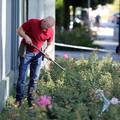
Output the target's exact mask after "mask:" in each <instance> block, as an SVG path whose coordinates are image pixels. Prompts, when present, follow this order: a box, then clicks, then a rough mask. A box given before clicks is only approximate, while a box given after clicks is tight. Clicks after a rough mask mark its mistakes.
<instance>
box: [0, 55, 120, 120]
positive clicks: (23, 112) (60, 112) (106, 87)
mask: <svg viewBox="0 0 120 120" xmlns="http://www.w3.org/2000/svg"><path fill="white" fill-rule="evenodd" d="M56 61H57V62H58V63H59V64H60V65H61V66H63V67H64V68H65V69H66V70H65V71H62V70H61V69H59V68H58V67H57V66H56V65H52V66H51V67H52V68H51V70H50V71H44V70H42V73H41V75H42V76H40V81H39V84H38V90H37V95H36V97H37V99H36V100H38V98H39V97H40V96H44V97H45V98H44V103H46V101H47V103H46V105H47V104H48V103H49V105H51V107H50V109H47V107H46V108H45V109H44V110H43V108H42V107H40V106H39V105H38V106H37V107H36V108H35V109H34V110H29V109H28V106H27V102H26V99H25V100H24V104H23V105H22V107H21V108H19V109H16V108H13V107H12V104H13V101H14V99H13V97H10V98H9V99H8V102H7V104H6V107H5V109H4V110H3V112H2V113H1V116H0V119H1V120H49V119H56V120H119V118H120V114H119V113H120V104H119V101H118V100H120V63H117V62H112V60H111V58H110V57H109V56H107V57H106V58H104V59H103V60H98V59H97V57H96V54H93V55H92V56H91V57H90V58H89V59H88V60H85V59H84V58H81V59H80V60H75V59H70V58H67V59H66V58H65V59H64V58H58V59H57V60H56ZM99 89H101V90H102V91H103V92H104V96H105V98H107V100H108V101H109V100H111V103H115V104H110V105H109V106H108V108H107V109H105V111H103V112H102V110H103V106H104V105H105V103H104V99H99V98H97V96H96V91H97V90H99ZM47 96H48V97H47ZM41 98H43V97H40V99H41ZM47 98H49V99H47ZM49 100H50V101H49ZM116 101H117V102H116ZM39 103H40V104H43V101H42V103H41V101H40V102H39Z"/></svg>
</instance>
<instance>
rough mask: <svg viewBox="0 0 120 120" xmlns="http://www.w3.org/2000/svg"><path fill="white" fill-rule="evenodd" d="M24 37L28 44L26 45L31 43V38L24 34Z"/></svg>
mask: <svg viewBox="0 0 120 120" xmlns="http://www.w3.org/2000/svg"><path fill="white" fill-rule="evenodd" d="M24 39H25V42H26V44H28V45H32V44H33V43H32V40H31V38H30V37H29V36H27V35H25V37H24Z"/></svg>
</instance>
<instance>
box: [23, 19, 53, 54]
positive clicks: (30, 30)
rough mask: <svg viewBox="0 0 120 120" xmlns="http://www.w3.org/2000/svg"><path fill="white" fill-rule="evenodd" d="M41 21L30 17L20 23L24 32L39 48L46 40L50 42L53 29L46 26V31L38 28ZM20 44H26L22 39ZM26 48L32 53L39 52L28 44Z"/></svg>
mask: <svg viewBox="0 0 120 120" xmlns="http://www.w3.org/2000/svg"><path fill="white" fill-rule="evenodd" d="M41 21H42V20H39V19H30V20H28V21H27V22H26V23H24V24H23V25H22V28H23V30H24V31H25V33H26V34H27V35H28V36H29V37H30V38H31V39H32V43H33V44H34V45H35V46H37V47H38V48H39V49H41V47H42V45H43V43H44V42H45V41H46V40H47V42H52V40H53V29H52V28H48V29H47V30H46V31H44V30H42V29H41V28H40V24H41ZM22 44H26V43H25V40H24V39H23V40H22ZM27 50H28V51H29V52H33V53H38V52H39V51H38V50H36V49H35V48H33V47H32V46H30V45H27Z"/></svg>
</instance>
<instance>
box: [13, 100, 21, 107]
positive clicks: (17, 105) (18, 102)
mask: <svg viewBox="0 0 120 120" xmlns="http://www.w3.org/2000/svg"><path fill="white" fill-rule="evenodd" d="M21 105H22V102H21V101H17V100H16V101H15V102H14V107H15V108H19V107H20V106H21Z"/></svg>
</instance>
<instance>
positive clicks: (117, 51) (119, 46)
mask: <svg viewBox="0 0 120 120" xmlns="http://www.w3.org/2000/svg"><path fill="white" fill-rule="evenodd" d="M119 52H120V45H118V46H117V47H116V53H117V54H118V53H119Z"/></svg>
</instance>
